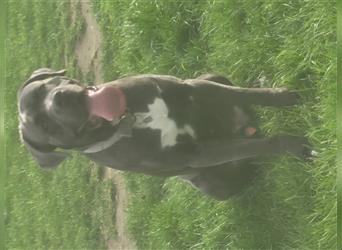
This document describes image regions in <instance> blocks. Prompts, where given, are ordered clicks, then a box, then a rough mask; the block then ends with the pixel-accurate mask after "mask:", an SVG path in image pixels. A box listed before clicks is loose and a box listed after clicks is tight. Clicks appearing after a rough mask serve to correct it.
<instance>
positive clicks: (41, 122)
mask: <svg viewBox="0 0 342 250" xmlns="http://www.w3.org/2000/svg"><path fill="white" fill-rule="evenodd" d="M35 123H36V125H37V126H39V127H40V128H42V129H43V130H45V131H48V130H49V129H50V125H49V121H48V119H47V117H45V116H44V115H40V116H37V117H36V119H35Z"/></svg>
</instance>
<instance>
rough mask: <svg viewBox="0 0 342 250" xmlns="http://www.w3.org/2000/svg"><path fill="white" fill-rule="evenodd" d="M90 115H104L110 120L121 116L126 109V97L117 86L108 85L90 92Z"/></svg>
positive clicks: (103, 116)
mask: <svg viewBox="0 0 342 250" xmlns="http://www.w3.org/2000/svg"><path fill="white" fill-rule="evenodd" d="M87 95H88V97H89V98H88V102H89V112H90V116H98V117H102V118H104V119H106V120H108V121H112V120H114V119H115V118H118V117H120V116H121V115H122V114H123V113H125V110H126V98H125V95H124V93H123V92H122V91H121V90H120V89H119V88H117V87H114V86H106V87H103V88H101V89H99V90H97V91H92V90H89V91H88V93H87Z"/></svg>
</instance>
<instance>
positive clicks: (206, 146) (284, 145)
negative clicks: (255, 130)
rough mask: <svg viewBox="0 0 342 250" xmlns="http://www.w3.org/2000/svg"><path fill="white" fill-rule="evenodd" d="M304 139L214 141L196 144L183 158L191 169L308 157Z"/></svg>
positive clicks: (277, 138)
mask: <svg viewBox="0 0 342 250" xmlns="http://www.w3.org/2000/svg"><path fill="white" fill-rule="evenodd" d="M308 145H309V143H308V142H307V139H306V138H303V137H295V136H275V137H271V138H266V137H265V138H243V139H236V140H229V141H225V140H224V139H222V140H216V141H210V142H202V143H200V144H197V147H196V148H195V149H194V151H193V152H192V153H191V154H190V155H188V156H184V157H188V158H187V161H188V162H187V165H188V166H190V167H193V168H201V167H209V166H216V165H220V164H224V163H228V162H235V161H240V160H244V159H252V158H257V157H261V156H272V155H279V154H284V153H291V154H294V155H296V156H297V157H305V156H308V155H306V153H308V149H307V147H306V146H308Z"/></svg>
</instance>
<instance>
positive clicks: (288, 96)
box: [277, 88, 301, 106]
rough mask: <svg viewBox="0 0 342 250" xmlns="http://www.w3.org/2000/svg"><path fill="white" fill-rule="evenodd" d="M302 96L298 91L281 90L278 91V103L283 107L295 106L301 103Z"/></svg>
mask: <svg viewBox="0 0 342 250" xmlns="http://www.w3.org/2000/svg"><path fill="white" fill-rule="evenodd" d="M300 100H301V98H300V95H299V94H298V92H297V91H293V90H288V89H286V88H281V89H279V91H278V95H277V102H278V103H279V104H280V105H281V106H293V105H296V104H299V103H300Z"/></svg>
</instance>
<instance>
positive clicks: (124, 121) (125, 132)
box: [81, 111, 135, 154]
mask: <svg viewBox="0 0 342 250" xmlns="http://www.w3.org/2000/svg"><path fill="white" fill-rule="evenodd" d="M134 123H135V116H134V115H133V114H132V113H130V112H127V111H126V113H125V114H124V115H123V116H121V118H120V120H118V121H113V122H112V125H113V126H117V130H115V132H114V133H113V135H112V136H111V137H109V138H108V139H106V140H103V141H99V142H96V143H94V144H92V145H90V146H87V147H86V148H85V149H82V150H81V151H82V152H83V153H84V154H93V153H98V152H101V151H104V150H105V149H107V148H109V147H111V146H113V145H114V144H115V143H117V142H118V141H119V140H120V139H121V138H123V137H131V136H132V126H133V124H134Z"/></svg>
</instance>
